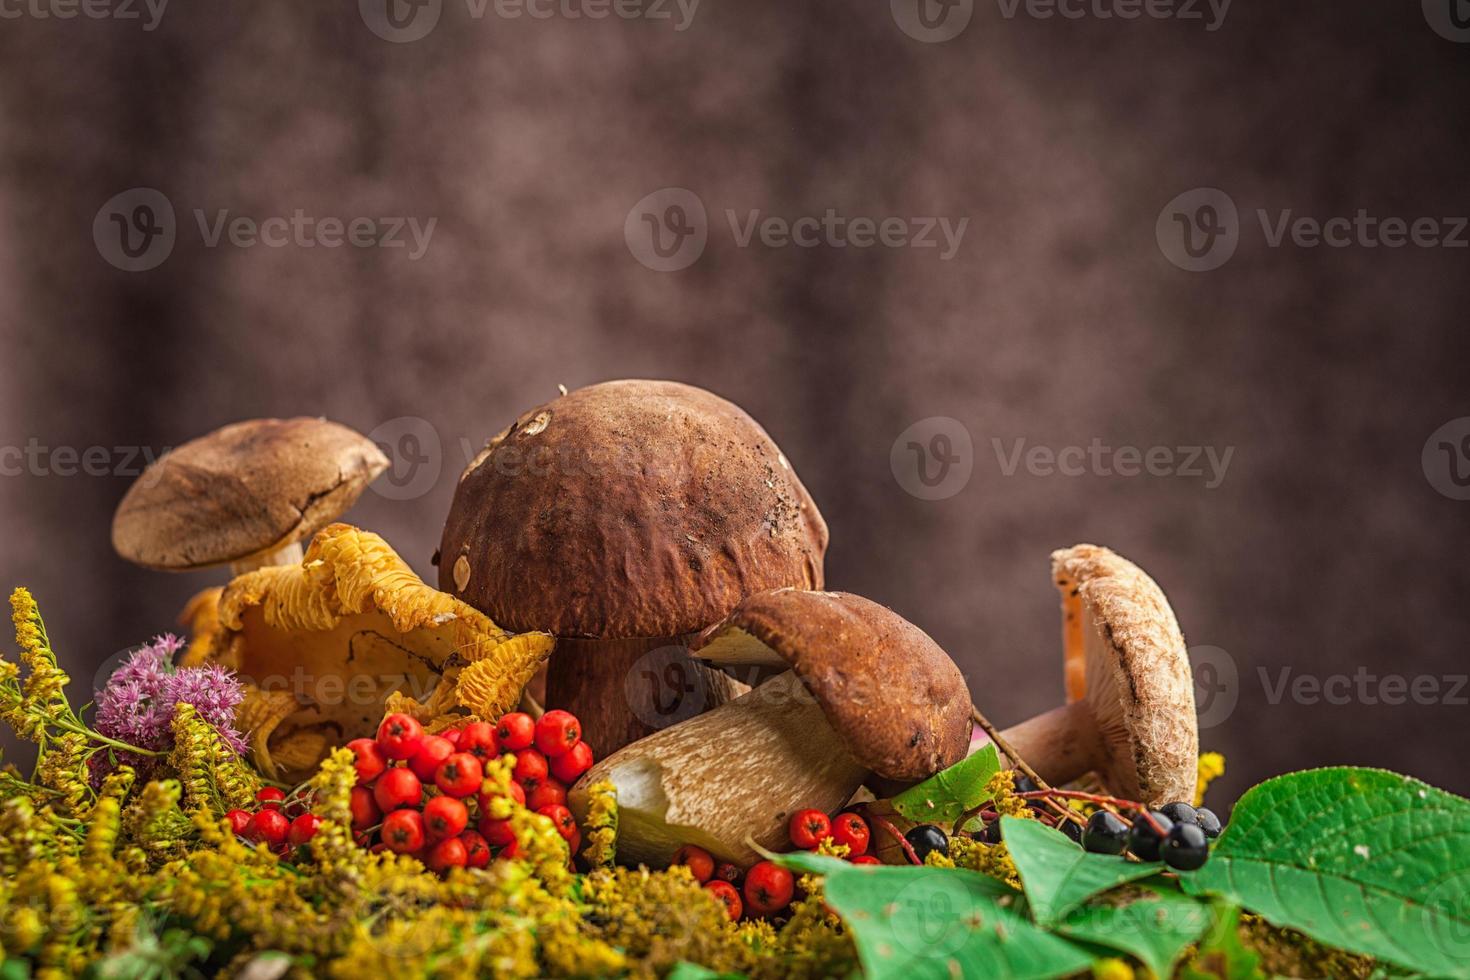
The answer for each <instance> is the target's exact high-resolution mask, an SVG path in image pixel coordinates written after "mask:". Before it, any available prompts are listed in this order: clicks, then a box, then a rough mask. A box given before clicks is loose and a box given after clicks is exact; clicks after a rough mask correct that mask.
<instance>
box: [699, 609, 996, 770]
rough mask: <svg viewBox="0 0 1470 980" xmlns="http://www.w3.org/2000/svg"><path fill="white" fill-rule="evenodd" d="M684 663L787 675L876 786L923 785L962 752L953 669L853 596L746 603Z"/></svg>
mask: <svg viewBox="0 0 1470 980" xmlns="http://www.w3.org/2000/svg"><path fill="white" fill-rule="evenodd" d="M762 651H764V653H763V652H762ZM691 654H692V656H694V657H696V658H698V659H702V660H707V661H709V662H711V663H719V664H737V663H738V664H752V663H762V664H769V665H771V666H776V665H779V666H781V667H782V668H783V669H784V668H787V667H789V668H790V669H791V670H792V671H794V672H795V674H796V676H797V677H798V678H799V679H800V680H801V682H802V683H803V684H804V685H805V686H806V689H807V690H808V691H809V692H810V693H811V694H812V696H813V697H815V698H816V700H817V703H818V704H819V705H820V706H821V708H822V712H823V714H825V715H826V717H827V721H828V723H829V724H831V726H832V728H833V730H835V731H836V732H837V734H838V735H839V736H840V737H841V738H842V740H843V742H844V744H846V746H847V748H848V751H849V752H851V753H852V755H853V757H854V758H855V759H856V760H857V761H858V762H860V763H861V764H862V765H863V766H865V767H866V768H868V769H870V770H872V771H873V772H875V773H876V774H878V775H879V776H881V777H883V778H885V779H894V780H917V779H923V778H926V777H928V776H930V775H933V774H934V773H936V772H938V771H939V770H941V769H943V768H945V767H946V766H950V765H953V764H954V763H956V762H958V761H959V760H960V759H963V758H964V756H965V751H966V749H967V748H968V747H969V742H970V692H969V689H968V688H967V687H966V685H965V679H964V676H963V675H961V674H960V670H959V668H958V667H956V666H955V663H954V661H953V660H951V659H950V658H949V655H948V654H946V653H945V652H944V651H943V650H942V649H940V647H939V645H938V644H937V643H935V642H934V641H933V640H932V639H930V638H929V635H928V634H927V633H925V632H924V631H923V630H921V629H919V628H918V627H917V626H915V625H914V624H912V623H910V622H909V621H908V620H906V619H904V618H903V617H902V616H900V615H898V613H896V612H894V611H893V610H891V609H889V608H887V607H886V606H881V605H879V604H878V603H876V602H873V601H872V600H870V599H864V598H863V597H862V596H857V595H852V594H851V593H847V592H804V591H801V590H798V589H777V590H774V591H770V592H762V593H760V594H758V595H753V596H751V597H750V598H748V599H746V600H745V601H744V602H742V603H741V604H740V605H739V606H738V607H737V608H736V609H735V611H734V612H732V613H731V614H730V615H729V616H728V617H727V618H726V619H725V620H724V621H723V622H720V623H716V624H715V625H714V626H711V627H709V628H708V629H706V630H705V631H704V632H703V633H702V634H701V635H700V636H699V638H698V639H697V640H696V641H695V642H694V645H693V647H692V649H691Z"/></svg>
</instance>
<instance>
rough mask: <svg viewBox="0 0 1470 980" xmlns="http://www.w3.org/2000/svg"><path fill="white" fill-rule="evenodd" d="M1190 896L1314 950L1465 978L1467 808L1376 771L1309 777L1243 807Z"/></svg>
mask: <svg viewBox="0 0 1470 980" xmlns="http://www.w3.org/2000/svg"><path fill="white" fill-rule="evenodd" d="M1181 878H1182V880H1183V884H1184V888H1185V890H1186V891H1189V892H1191V893H1193V894H1206V893H1209V894H1216V895H1222V896H1225V897H1226V898H1228V899H1230V900H1231V901H1232V902H1234V903H1236V904H1239V905H1241V906H1243V907H1245V908H1247V909H1250V910H1251V911H1253V912H1257V913H1259V914H1260V915H1263V916H1265V917H1266V919H1268V920H1269V921H1270V922H1272V923H1274V924H1275V925H1278V926H1286V927H1289V928H1292V929H1298V930H1300V931H1302V932H1304V933H1306V934H1307V935H1309V936H1311V937H1312V938H1313V939H1316V940H1318V941H1320V942H1323V943H1326V944H1327V945H1329V946H1336V947H1339V948H1341V949H1345V950H1349V951H1351V952H1354V953H1362V954H1366V955H1369V956H1375V957H1378V958H1379V959H1382V960H1386V961H1388V962H1391V963H1397V964H1399V965H1401V966H1404V967H1407V968H1409V969H1413V970H1419V971H1423V972H1425V973H1430V974H1433V975H1435V976H1453V977H1470V800H1465V799H1462V798H1460V797H1458V796H1454V795H1451V794H1449V793H1446V792H1444V791H1443V790H1438V789H1435V788H1434V787H1432V786H1429V785H1427V784H1425V783H1421V782H1419V781H1418V780H1416V779H1410V778H1409V777H1407V776H1400V775H1397V774H1396V773H1391V772H1384V771H1382V770H1378V769H1353V768H1336V769H1316V770H1312V771H1309V772H1299V773H1292V774H1290V775H1286V776H1279V777H1277V778H1276V779H1271V780H1268V781H1266V782H1264V783H1262V784H1261V785H1259V786H1257V787H1255V788H1254V789H1252V790H1250V791H1249V792H1247V793H1246V794H1245V796H1243V797H1241V799H1240V802H1239V803H1237V804H1236V806H1235V810H1234V812H1233V814H1232V815H1231V821H1230V826H1229V828H1228V829H1227V830H1226V831H1225V833H1224V834H1223V835H1222V836H1221V837H1220V840H1219V841H1218V842H1217V843H1216V845H1215V847H1214V848H1213V851H1212V853H1211V855H1210V859H1209V861H1208V862H1206V863H1205V866H1204V867H1203V868H1201V869H1200V870H1198V871H1196V872H1194V873H1192V874H1186V875H1182V876H1181Z"/></svg>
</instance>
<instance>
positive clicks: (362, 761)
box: [347, 738, 388, 783]
mask: <svg viewBox="0 0 1470 980" xmlns="http://www.w3.org/2000/svg"><path fill="white" fill-rule="evenodd" d="M347 747H348V748H349V749H351V750H352V754H353V755H355V756H357V759H356V760H355V761H354V762H353V765H354V766H356V767H357V781H358V782H359V783H370V782H372V781H373V780H374V779H377V778H378V777H379V776H381V775H382V774H383V770H384V769H387V768H388V757H387V756H385V755H384V754H383V750H382V749H380V748H379V747H378V743H377V742H374V741H373V740H372V739H370V738H354V739H353V740H352V741H350V742H348V743H347Z"/></svg>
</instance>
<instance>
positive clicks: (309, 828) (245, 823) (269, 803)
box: [226, 786, 322, 857]
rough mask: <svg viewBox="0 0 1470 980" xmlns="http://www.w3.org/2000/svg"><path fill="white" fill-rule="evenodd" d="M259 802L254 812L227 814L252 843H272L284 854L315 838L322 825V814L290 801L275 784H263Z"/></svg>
mask: <svg viewBox="0 0 1470 980" xmlns="http://www.w3.org/2000/svg"><path fill="white" fill-rule="evenodd" d="M255 802H256V803H257V804H259V805H258V806H257V807H256V808H255V810H253V811H251V810H231V811H230V812H229V813H227V814H226V816H227V817H228V818H229V820H230V828H231V829H232V830H234V831H235V833H236V834H238V835H239V836H241V837H243V838H245V839H246V840H248V841H251V842H252V843H257V844H259V843H264V844H269V845H270V847H271V849H272V850H273V851H275V852H276V853H277V854H279V855H281V856H282V857H285V856H286V855H288V854H290V853H291V852H292V851H293V850H295V849H296V848H298V847H301V846H302V845H303V844H305V843H306V842H307V841H309V840H311V839H312V838H313V837H315V836H316V832H317V828H318V827H320V826H321V824H322V818H321V817H319V816H317V815H316V814H314V813H307V812H306V811H305V808H304V807H303V806H302V805H301V804H300V803H297V802H293V801H289V800H287V798H286V794H285V793H284V792H283V791H282V790H279V789H277V788H276V787H274V786H264V787H262V788H261V790H260V792H258V793H256V794H255Z"/></svg>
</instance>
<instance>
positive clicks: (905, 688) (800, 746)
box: [570, 589, 970, 863]
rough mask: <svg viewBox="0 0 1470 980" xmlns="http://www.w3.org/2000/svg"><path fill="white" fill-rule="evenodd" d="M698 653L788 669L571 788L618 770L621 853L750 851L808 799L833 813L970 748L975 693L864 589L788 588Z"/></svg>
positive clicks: (769, 840) (777, 839) (626, 751)
mask: <svg viewBox="0 0 1470 980" xmlns="http://www.w3.org/2000/svg"><path fill="white" fill-rule="evenodd" d="M692 653H693V655H694V656H696V657H699V658H701V659H704V660H706V661H709V662H711V663H718V664H724V665H743V666H758V667H760V668H762V669H776V670H781V671H784V673H781V674H779V675H777V676H775V677H773V678H771V679H770V680H768V681H766V682H765V683H763V684H761V685H760V686H759V687H757V688H755V689H754V690H753V691H750V692H749V693H747V694H744V695H742V696H741V697H739V698H736V699H735V700H733V701H730V702H728V703H726V704H724V705H721V706H720V707H718V708H715V709H714V710H712V711H709V712H706V713H705V714H702V715H699V716H697V717H694V718H691V719H689V720H687V721H682V722H680V723H679V724H677V725H674V726H672V727H670V728H666V729H664V730H663V731H660V732H657V733H655V734H653V735H650V736H648V737H647V738H644V739H642V740H640V741H638V742H634V743H633V744H631V745H628V746H625V747H624V748H622V749H621V750H619V751H618V752H615V753H614V754H612V755H611V756H609V757H607V758H606V759H603V760H602V761H601V762H599V763H597V764H596V765H595V766H593V767H592V769H591V770H590V771H589V772H588V773H587V774H585V775H584V776H583V777H582V779H581V780H579V781H578V783H577V785H576V786H575V787H573V789H572V792H571V794H570V800H571V806H572V808H573V811H574V812H576V813H578V814H579V815H580V814H583V813H584V812H585V808H586V806H587V803H588V800H587V789H588V787H589V786H591V785H592V784H594V783H596V782H598V781H599V780H603V779H610V780H612V782H613V783H614V785H615V786H616V787H617V794H618V821H619V823H618V841H617V847H618V855H619V857H620V858H623V859H626V860H628V861H630V862H639V861H642V862H646V863H657V862H667V861H668V860H669V858H670V856H671V855H672V854H673V853H674V851H675V850H676V849H677V848H678V847H679V845H680V844H682V843H693V844H698V845H699V846H701V847H703V848H705V849H707V850H708V851H709V852H710V853H711V854H714V855H715V856H716V857H719V858H721V859H723V860H727V861H736V862H749V861H751V860H754V858H755V852H754V851H753V850H751V848H750V846H749V843H748V842H749V841H750V840H753V841H754V842H755V843H757V844H759V845H761V846H763V847H768V848H773V847H778V846H780V845H781V844H782V843H784V840H785V828H786V823H787V820H788V819H789V817H790V815H791V813H792V812H794V811H795V810H798V809H802V808H805V807H815V808H817V809H820V810H835V809H836V808H838V807H840V806H842V805H843V804H844V803H846V802H847V801H848V800H849V799H850V798H851V797H852V795H853V793H854V792H855V791H856V790H857V788H858V787H859V786H860V785H861V784H862V783H863V781H864V780H865V779H866V778H868V777H869V775H877V776H879V777H881V778H884V779H890V780H896V781H902V782H905V783H909V782H914V781H917V780H920V779H924V778H926V777H928V776H930V775H933V774H934V773H935V772H938V771H939V770H940V769H943V768H945V767H946V766H948V765H951V764H953V763H955V762H957V761H959V760H960V759H961V758H963V757H964V754H965V749H966V747H967V746H968V744H969V738H970V695H969V691H968V690H967V689H966V686H965V680H964V677H963V676H961V674H960V671H959V668H958V667H956V666H955V664H954V662H953V661H952V660H950V658H949V656H948V655H947V654H946V653H945V652H944V651H943V650H941V649H940V648H939V646H938V645H937V644H936V643H935V642H934V641H933V640H931V639H930V638H929V637H928V636H927V635H926V634H925V633H924V632H923V631H922V630H920V629H919V628H918V627H917V626H914V625H913V624H912V623H909V622H908V621H907V620H905V619H904V618H903V617H901V616H899V615H898V614H897V613H895V612H893V611H892V610H891V609H887V608H885V607H883V606H880V605H878V604H877V603H875V602H872V601H871V600H868V599H864V598H862V597H861V596H855V595H851V594H848V593H842V592H805V591H800V590H796V589H780V590H776V591H771V592H763V593H760V594H758V595H754V596H751V597H750V598H748V599H746V600H745V601H744V602H742V603H741V604H740V605H739V606H738V607H737V608H736V609H735V610H734V611H733V612H732V613H731V614H730V615H729V616H728V617H726V618H725V619H724V620H723V621H721V622H719V623H717V624H715V625H714V626H711V627H709V628H708V629H707V630H705V631H704V632H703V633H702V634H701V635H700V636H699V638H698V640H697V641H696V642H695V644H694V647H693V649H692Z"/></svg>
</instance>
